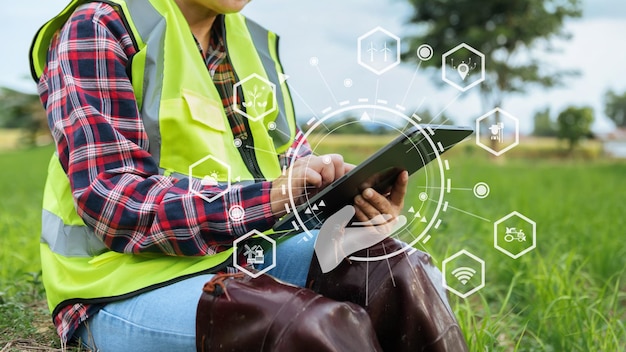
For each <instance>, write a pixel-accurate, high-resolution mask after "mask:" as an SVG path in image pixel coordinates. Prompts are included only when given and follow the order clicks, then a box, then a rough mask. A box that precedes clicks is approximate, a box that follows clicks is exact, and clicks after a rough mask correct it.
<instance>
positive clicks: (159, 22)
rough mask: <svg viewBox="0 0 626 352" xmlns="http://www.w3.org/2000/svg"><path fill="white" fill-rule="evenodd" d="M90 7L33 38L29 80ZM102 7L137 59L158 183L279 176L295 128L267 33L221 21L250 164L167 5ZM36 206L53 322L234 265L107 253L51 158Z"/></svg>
mask: <svg viewBox="0 0 626 352" xmlns="http://www.w3.org/2000/svg"><path fill="white" fill-rule="evenodd" d="M87 2H90V1H85V0H82V1H81V0H74V1H72V2H71V3H70V4H69V5H68V6H67V7H66V8H65V9H64V10H63V11H62V12H61V13H60V14H59V15H57V16H56V17H55V18H53V19H52V20H50V21H49V22H47V23H46V24H45V25H44V26H43V27H42V28H41V29H40V30H39V32H38V33H37V35H36V36H35V39H34V40H33V44H32V47H31V70H32V74H33V77H34V78H35V80H37V81H38V79H39V77H40V76H41V74H42V73H43V71H44V69H45V65H46V62H47V51H48V47H49V45H50V42H51V40H52V38H53V36H54V34H55V33H56V32H57V31H58V30H59V29H60V28H61V27H62V26H63V25H64V24H65V22H66V21H67V20H68V18H69V17H70V16H71V14H72V13H73V12H74V10H75V9H76V8H77V7H78V6H80V5H81V4H84V3H87ZM100 2H105V3H108V4H111V5H113V6H114V7H115V9H116V10H117V11H118V12H119V13H120V14H121V16H122V18H123V20H124V21H125V24H126V26H127V28H128V30H129V31H130V33H131V36H132V37H133V40H134V42H135V44H136V47H137V49H138V52H137V54H135V55H134V56H133V57H132V60H131V62H132V64H131V65H130V67H129V69H130V72H131V75H132V83H133V87H134V90H135V95H136V97H137V102H138V106H139V108H140V113H141V118H142V121H143V124H144V126H145V128H146V131H147V134H148V136H149V141H150V150H149V151H150V153H151V155H152V156H153V158H155V160H156V161H157V162H158V164H159V167H160V170H161V171H162V173H163V174H164V175H171V176H173V177H194V178H205V177H211V179H212V180H215V181H218V182H220V183H226V184H230V183H235V182H252V181H256V180H259V179H260V178H261V179H267V180H271V179H274V178H276V177H278V176H279V175H280V173H281V171H282V170H281V168H280V165H279V161H278V157H277V156H278V154H280V153H282V152H285V151H286V150H287V149H288V148H289V147H290V146H291V144H292V143H293V140H294V136H295V131H296V128H295V118H294V113H293V106H292V102H291V97H290V95H289V90H288V88H287V85H286V83H285V80H284V76H283V73H282V67H281V64H280V62H279V60H278V54H277V44H278V38H277V36H276V35H275V34H274V33H272V32H269V31H267V30H265V29H264V28H262V27H260V26H259V25H258V24H256V23H254V22H252V21H250V20H248V19H246V18H245V17H243V16H242V15H240V14H228V15H225V17H224V26H225V28H224V30H225V43H226V46H227V52H228V56H229V58H230V60H231V63H232V65H233V68H234V72H235V75H236V77H237V81H238V82H237V84H236V85H235V87H234V88H235V90H234V91H235V94H242V95H243V96H242V97H240V98H241V99H240V100H241V101H242V104H241V106H239V105H237V106H235V107H234V108H235V109H236V110H237V111H240V112H241V113H242V114H244V116H246V117H247V121H248V124H249V132H250V134H251V137H252V138H251V139H252V140H253V141H254V145H253V147H254V149H255V150H259V151H261V152H257V153H255V154H254V155H255V158H254V159H253V160H252V159H251V158H250V155H252V154H246V153H244V152H240V150H239V149H238V148H236V147H235V144H236V143H234V136H233V134H232V131H231V129H230V125H229V122H228V119H227V117H226V114H225V111H224V108H223V105H222V100H221V97H220V96H219V93H218V91H217V89H216V87H215V85H214V84H213V82H212V79H211V76H210V73H209V72H208V70H207V67H206V64H205V63H204V61H203V59H202V57H201V55H200V54H199V53H198V48H197V46H196V43H195V41H194V38H193V36H192V35H191V31H190V29H189V27H188V25H187V22H186V20H185V18H184V17H183V15H182V13H181V12H180V10H179V9H178V7H177V6H176V4H175V3H174V1H171V0H111V1H103V0H100ZM243 143H245V141H243ZM244 147H245V146H244ZM240 148H241V147H240ZM245 149H252V148H245ZM43 203H44V204H43V224H42V239H41V261H42V269H43V281H44V286H45V288H46V295H47V298H48V306H49V307H50V310H51V311H52V312H53V314H56V312H58V310H59V309H60V308H62V307H63V306H65V305H67V304H72V303H75V302H84V303H101V302H109V301H114V300H118V299H123V298H125V297H129V296H132V295H135V294H138V293H141V292H144V291H146V290H150V289H152V288H154V287H159V286H163V285H166V284H168V283H171V282H174V281H176V280H180V279H182V278H185V277H189V276H192V275H197V274H199V273H203V272H207V271H210V270H216V268H219V267H220V265H222V264H223V263H226V262H227V261H228V259H230V257H231V255H232V250H228V251H224V252H220V253H217V254H215V255H210V256H204V257H171V256H164V255H156V254H154V255H149V254H146V255H131V254H122V253H117V252H113V251H110V250H108V249H107V248H106V247H105V246H104V244H103V243H102V241H100V240H99V239H98V238H97V237H96V236H95V234H94V232H93V230H92V229H91V228H90V227H87V226H85V224H84V222H83V221H82V219H81V218H80V217H79V216H78V214H77V213H76V209H75V207H74V200H73V197H72V194H71V189H70V185H69V181H68V178H67V175H66V174H65V172H64V171H63V169H62V167H61V165H60V163H59V160H58V157H56V156H53V157H52V159H51V161H50V165H49V168H48V178H47V181H46V185H45V190H44V202H43Z"/></svg>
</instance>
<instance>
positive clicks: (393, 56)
mask: <svg viewBox="0 0 626 352" xmlns="http://www.w3.org/2000/svg"><path fill="white" fill-rule="evenodd" d="M357 62H358V63H359V65H361V66H363V67H365V68H366V69H368V70H370V71H372V72H374V73H375V74H377V75H381V74H383V73H385V72H387V71H389V70H391V69H392V68H394V67H396V66H398V65H399V64H400V38H399V37H398V36H397V35H395V34H393V33H391V32H389V31H388V30H386V29H384V28H382V27H376V28H374V29H372V30H371V31H369V32H367V33H365V34H363V35H362V36H360V37H359V38H358V40H357Z"/></svg>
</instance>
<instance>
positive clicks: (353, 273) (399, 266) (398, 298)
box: [307, 238, 468, 352]
mask: <svg viewBox="0 0 626 352" xmlns="http://www.w3.org/2000/svg"><path fill="white" fill-rule="evenodd" d="M405 246H407V245H406V244H404V243H402V242H400V241H397V240H394V239H390V238H387V239H385V240H384V241H382V242H380V243H378V244H376V245H374V246H372V247H370V248H368V249H364V250H361V251H359V252H357V253H355V254H354V255H355V256H357V257H361V258H364V257H383V256H386V255H387V254H388V253H393V252H396V251H398V250H400V249H402V248H403V247H405ZM409 251H410V252H411V254H408V253H407V252H402V253H399V254H396V255H394V256H392V257H390V258H388V259H382V260H377V261H370V262H365V261H352V262H350V261H349V260H344V261H343V262H342V263H341V264H340V265H339V266H338V267H337V268H335V269H334V270H332V271H330V272H328V273H325V274H323V273H322V272H321V269H320V267H319V264H318V262H317V259H316V258H315V257H314V259H313V262H312V263H311V269H310V270H309V277H308V279H307V280H308V281H307V282H309V288H311V289H313V290H314V291H315V292H318V293H320V294H322V295H324V296H325V297H328V298H332V299H334V300H337V301H348V302H353V303H356V304H358V305H360V306H362V307H365V310H366V311H367V313H368V314H369V316H370V319H371V322H372V324H373V326H374V330H376V335H377V337H378V341H379V343H380V345H381V346H382V347H383V350H384V351H389V352H392V351H393V352H415V351H432V352H443V351H452V352H463V351H467V350H468V348H467V343H466V342H465V339H464V337H463V334H462V332H461V329H460V328H459V325H458V323H457V321H456V318H455V316H454V314H453V312H452V311H451V309H450V307H449V304H448V301H447V298H446V296H445V292H444V290H443V286H442V281H441V276H440V272H439V270H438V269H437V268H436V267H435V266H434V265H433V264H432V260H431V257H430V256H429V255H428V254H426V253H424V252H421V251H417V250H411V249H410V250H409Z"/></svg>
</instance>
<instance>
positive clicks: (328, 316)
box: [196, 273, 382, 352]
mask: <svg viewBox="0 0 626 352" xmlns="http://www.w3.org/2000/svg"><path fill="white" fill-rule="evenodd" d="M196 347H197V350H198V351H203V352H209V351H211V352H213V351H230V352H238V351H239V352H250V351H266V352H270V351H271V352H294V351H298V352H306V351H311V352H324V351H336V352H344V351H355V352H367V351H382V349H381V347H380V345H379V344H378V341H377V340H376V333H375V332H374V330H373V328H372V325H371V323H370V320H369V317H368V315H367V313H366V312H365V310H364V309H363V308H362V307H360V306H358V305H356V304H353V303H349V302H337V301H334V300H331V299H329V298H326V297H323V296H321V295H319V294H317V293H315V292H313V291H311V290H309V289H305V288H300V287H296V286H292V285H289V284H285V283H282V282H279V281H278V280H276V279H274V278H272V277H271V276H268V275H260V276H259V277H257V278H254V279H253V278H251V277H249V276H246V275H244V274H243V273H238V274H218V275H216V276H215V277H214V278H213V279H212V280H211V281H209V282H207V283H206V285H205V287H204V289H203V293H202V296H201V298H200V301H199V303H198V311H197V318H196Z"/></svg>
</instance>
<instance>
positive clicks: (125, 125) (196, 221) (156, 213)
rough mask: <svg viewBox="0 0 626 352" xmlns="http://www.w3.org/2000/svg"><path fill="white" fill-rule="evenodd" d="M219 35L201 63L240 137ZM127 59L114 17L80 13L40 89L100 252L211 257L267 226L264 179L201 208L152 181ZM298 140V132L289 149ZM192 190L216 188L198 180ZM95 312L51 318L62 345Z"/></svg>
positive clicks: (103, 11) (168, 180)
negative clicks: (237, 211)
mask: <svg viewBox="0 0 626 352" xmlns="http://www.w3.org/2000/svg"><path fill="white" fill-rule="evenodd" d="M220 20H221V18H219V17H218V20H216V23H219V21H220ZM214 28H220V26H219V25H217V26H214ZM222 38H223V37H222V34H221V33H220V31H219V30H212V35H211V44H210V48H207V50H206V52H205V61H206V63H207V68H208V69H209V71H210V73H211V75H212V77H213V80H214V82H215V84H216V86H217V88H218V91H219V92H220V95H221V97H222V101H223V105H224V108H225V110H226V113H227V116H228V118H229V123H230V126H231V129H232V130H233V134H234V135H235V136H245V134H246V133H247V130H246V128H245V123H244V119H243V117H242V116H240V115H239V114H237V113H235V112H234V111H233V110H232V108H231V107H232V103H233V94H232V87H233V84H234V83H235V77H234V73H233V69H232V66H231V65H230V62H229V60H228V58H227V56H226V52H225V49H224V43H223V39H222ZM135 53H136V48H135V47H134V46H133V43H132V41H131V37H130V34H129V33H128V31H127V29H126V28H125V26H124V24H123V21H122V19H121V18H120V16H119V14H118V13H117V12H116V11H115V10H114V9H113V8H112V7H110V6H109V5H107V4H104V3H98V2H94V3H89V4H85V5H82V6H81V7H79V9H77V11H76V12H75V13H74V14H73V15H72V17H71V18H70V19H69V21H68V22H67V24H66V25H65V26H64V27H63V28H62V29H61V30H60V32H59V33H58V34H57V35H56V36H55V38H54V39H53V41H52V43H51V47H50V51H49V54H48V66H47V68H46V70H45V72H44V74H43V75H42V77H41V80H40V82H39V86H38V88H39V94H40V96H41V100H42V102H43V104H44V106H45V107H46V109H47V114H48V123H49V126H50V129H51V131H52V135H53V137H54V139H55V142H56V145H57V152H58V156H59V160H60V162H61V165H62V166H63V169H64V170H65V171H66V173H67V175H68V177H69V181H70V185H71V188H72V192H73V195H74V199H75V204H76V207H77V211H78V214H79V215H80V216H81V217H82V218H83V220H84V221H85V223H86V224H87V225H88V226H90V227H92V228H93V229H94V231H95V233H96V235H97V236H98V237H99V238H100V239H101V240H102V241H103V242H104V244H105V245H106V246H107V247H108V248H110V249H111V250H114V251H117V252H123V253H142V252H157V253H163V254H165V255H173V256H176V255H178V256H200V255H208V254H214V253H216V252H219V251H221V250H224V249H225V248H228V247H231V245H232V241H233V240H234V239H235V238H237V237H238V236H242V235H244V234H246V233H248V232H249V231H250V230H252V229H257V230H260V231H264V230H267V229H269V228H271V226H272V225H273V224H274V223H275V219H274V216H273V214H272V212H271V207H270V188H271V182H270V181H263V182H257V183H255V184H252V185H247V186H237V185H233V187H231V189H230V190H229V192H227V194H226V195H225V196H223V197H220V198H219V199H218V200H215V201H213V202H211V203H207V202H205V201H203V200H202V199H201V198H200V197H198V196H196V195H194V194H192V193H190V192H188V187H189V184H188V181H187V180H186V179H182V180H179V179H175V178H173V177H169V176H162V175H159V170H158V165H157V164H156V162H155V160H154V159H153V158H152V156H151V155H150V154H149V153H148V136H147V134H146V131H145V130H144V126H143V124H142V121H141V118H140V116H139V112H138V108H137V103H136V100H135V95H134V93H133V89H132V85H131V82H130V81H129V78H128V76H127V74H126V64H127V62H128V58H130V57H131V56H132V55H133V54H135ZM199 55H200V54H199ZM302 138H303V136H302V133H298V134H297V138H296V141H295V143H299V142H300V140H302ZM294 146H295V144H294ZM301 150H302V152H301V155H300V156H302V155H305V154H308V153H310V149H309V148H308V145H307V147H306V148H301ZM277 157H278V158H280V160H281V162H283V163H285V162H287V161H288V160H289V159H290V158H288V157H287V156H285V155H277ZM194 182H195V181H194ZM193 187H197V189H198V190H202V191H203V192H211V191H214V192H221V191H222V190H221V189H213V190H211V189H210V187H211V186H202V185H201V184H200V182H199V181H198V183H197V185H196V184H194V185H193ZM234 204H238V205H240V206H241V207H243V208H244V209H245V210H246V213H245V218H244V219H243V220H242V221H239V222H233V221H229V218H228V210H229V209H230V207H231V206H232V205H234ZM181 228H182V229H184V231H181ZM101 307H102V305H88V304H74V305H69V306H66V307H64V308H63V309H62V310H61V311H60V312H59V313H58V314H57V315H56V316H54V317H53V321H54V324H55V326H56V328H57V332H58V334H59V336H60V337H61V340H62V341H63V343H65V342H66V341H67V340H68V339H69V338H71V336H72V335H73V333H74V331H75V330H76V329H77V327H78V326H79V325H80V323H81V322H83V321H84V320H86V319H87V318H88V317H89V316H91V315H93V314H94V313H95V312H97V311H98V310H99V309H100V308H101Z"/></svg>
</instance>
